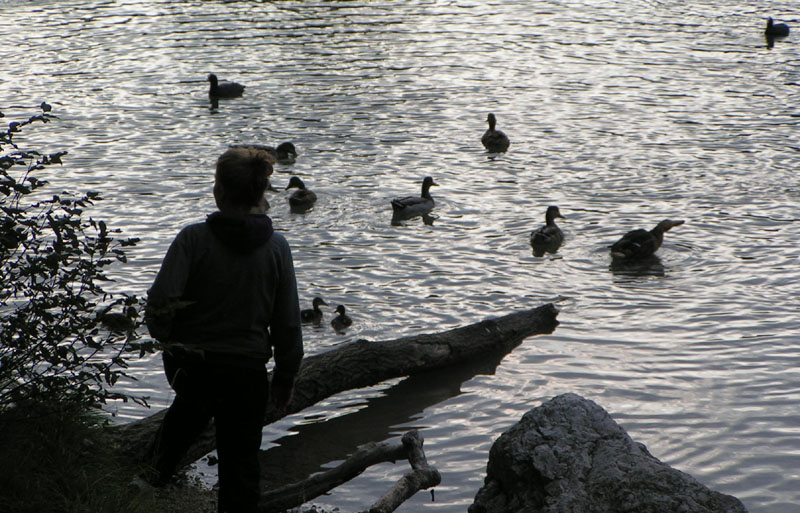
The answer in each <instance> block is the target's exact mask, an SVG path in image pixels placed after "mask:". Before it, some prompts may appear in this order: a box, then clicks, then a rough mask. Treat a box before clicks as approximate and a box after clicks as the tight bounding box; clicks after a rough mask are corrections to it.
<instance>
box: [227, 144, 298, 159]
mask: <svg viewBox="0 0 800 513" xmlns="http://www.w3.org/2000/svg"><path fill="white" fill-rule="evenodd" d="M230 147H231V148H253V149H256V150H260V151H263V152H266V153H267V154H269V155H270V158H271V159H272V164H275V163H276V162H277V163H278V164H294V163H295V161H296V160H297V149H296V148H295V147H294V144H292V143H291V142H289V141H286V142H282V143H280V144H279V145H278V147H277V148H273V147H272V146H264V145H262V144H231V145H230Z"/></svg>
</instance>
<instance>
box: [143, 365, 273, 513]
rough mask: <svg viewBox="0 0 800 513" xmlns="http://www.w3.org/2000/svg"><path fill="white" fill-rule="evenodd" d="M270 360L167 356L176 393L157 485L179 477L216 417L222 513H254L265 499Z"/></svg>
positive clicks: (157, 457)
mask: <svg viewBox="0 0 800 513" xmlns="http://www.w3.org/2000/svg"><path fill="white" fill-rule="evenodd" d="M265 363H266V362H263V361H258V360H251V359H242V358H236V357H230V356H226V355H209V354H206V355H205V357H204V358H201V357H197V356H191V357H189V356H186V355H179V356H176V355H170V354H167V353H164V370H165V371H166V374H167V379H168V380H169V383H170V385H171V386H172V388H173V389H174V390H175V399H174V401H173V402H172V405H171V406H170V407H169V410H167V414H166V416H165V417H164V421H163V422H162V424H161V427H160V428H159V431H158V433H157V435H156V440H155V443H154V446H153V456H154V461H155V463H154V466H155V470H156V471H157V474H158V477H157V478H156V481H157V484H161V485H163V484H166V483H167V482H168V481H169V480H170V478H171V477H172V476H173V475H174V473H175V472H176V470H177V467H178V465H179V463H180V461H181V460H182V459H183V457H184V456H185V455H186V453H187V451H188V449H189V447H190V446H191V445H192V443H194V441H195V440H196V439H197V437H198V435H200V433H202V432H203V431H204V430H205V428H206V427H207V426H208V423H209V421H210V420H211V419H212V418H213V419H214V423H215V425H216V440H217V455H218V457H219V467H218V476H219V508H218V509H219V512H220V513H251V512H255V511H256V506H257V505H258V499H259V496H260V486H259V484H260V472H259V464H258V454H259V450H260V449H261V429H262V426H263V422H264V414H265V412H266V407H267V399H268V397H269V381H268V379H267V370H266V366H265Z"/></svg>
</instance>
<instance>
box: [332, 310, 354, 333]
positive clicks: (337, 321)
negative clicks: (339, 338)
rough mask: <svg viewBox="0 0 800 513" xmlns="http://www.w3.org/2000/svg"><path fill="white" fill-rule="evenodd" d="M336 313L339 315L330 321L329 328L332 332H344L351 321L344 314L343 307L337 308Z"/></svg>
mask: <svg viewBox="0 0 800 513" xmlns="http://www.w3.org/2000/svg"><path fill="white" fill-rule="evenodd" d="M336 313H337V314H339V315H337V316H336V317H334V318H333V319H331V326H332V327H333V329H334V330H336V331H344V329H345V328H348V327H349V326H350V325H352V324H353V320H352V319H351V318H350V317H348V316H347V314H346V313H345V308H344V305H339V306H337V307H336Z"/></svg>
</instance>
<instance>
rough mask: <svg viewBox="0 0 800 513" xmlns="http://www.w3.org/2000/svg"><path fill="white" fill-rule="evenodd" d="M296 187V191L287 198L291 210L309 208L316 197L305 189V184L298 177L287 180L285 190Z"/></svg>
mask: <svg viewBox="0 0 800 513" xmlns="http://www.w3.org/2000/svg"><path fill="white" fill-rule="evenodd" d="M293 187H297V190H296V191H294V193H293V194H292V195H291V196H289V206H291V207H293V208H309V207H311V206H312V205H313V204H314V203H315V202H316V201H317V195H316V194H314V192H313V191H310V190H308V189H306V184H304V183H303V180H301V179H300V177H298V176H293V177H291V178H289V185H287V186H286V189H285V190H289V189H291V188H293Z"/></svg>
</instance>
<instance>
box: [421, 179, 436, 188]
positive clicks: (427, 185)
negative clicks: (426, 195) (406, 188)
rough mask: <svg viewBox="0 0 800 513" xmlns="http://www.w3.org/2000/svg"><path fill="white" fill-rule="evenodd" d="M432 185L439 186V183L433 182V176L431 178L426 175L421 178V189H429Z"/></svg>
mask: <svg viewBox="0 0 800 513" xmlns="http://www.w3.org/2000/svg"><path fill="white" fill-rule="evenodd" d="M432 185H435V186H437V187H438V186H439V184H438V183H436V182H434V181H433V178H431V177H430V176H426V177H425V178H423V179H422V189H423V190H427V189H430V188H431V186H432Z"/></svg>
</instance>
